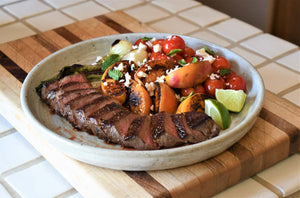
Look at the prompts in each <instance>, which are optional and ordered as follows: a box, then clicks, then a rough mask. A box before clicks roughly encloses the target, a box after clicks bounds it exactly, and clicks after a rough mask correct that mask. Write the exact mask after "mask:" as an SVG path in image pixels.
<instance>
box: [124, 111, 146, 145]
mask: <svg viewBox="0 0 300 198" xmlns="http://www.w3.org/2000/svg"><path fill="white" fill-rule="evenodd" d="M145 118H146V117H145V116H140V117H137V118H135V119H134V120H133V121H132V123H131V124H130V126H129V128H128V133H127V135H125V136H124V140H125V141H127V140H131V139H134V138H135V137H136V136H137V133H138V131H139V130H140V129H141V128H142V123H143V122H144V120H145Z"/></svg>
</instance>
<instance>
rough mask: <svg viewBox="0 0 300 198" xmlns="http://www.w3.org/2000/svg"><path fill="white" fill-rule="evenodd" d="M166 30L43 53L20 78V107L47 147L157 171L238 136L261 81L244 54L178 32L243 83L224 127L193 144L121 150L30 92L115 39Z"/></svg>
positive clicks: (250, 118) (249, 121) (251, 117)
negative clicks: (239, 105)
mask: <svg viewBox="0 0 300 198" xmlns="http://www.w3.org/2000/svg"><path fill="white" fill-rule="evenodd" d="M169 35H170V34H166V33H129V34H119V35H111V36H105V37H100V38H95V39H91V40H87V41H83V42H80V43H77V44H74V45H71V46H69V47H66V48H64V49H61V50H59V51H57V52H56V53H54V54H52V55H50V56H48V57H47V58H45V59H44V60H42V61H41V62H40V63H38V64H37V65H36V66H35V67H34V68H33V69H32V70H31V71H30V73H29V74H28V76H27V77H26V79H25V81H24V83H23V86H22V90H21V103H22V108H23V110H24V112H25V114H26V116H27V117H28V119H29V121H30V123H31V124H32V125H33V126H34V127H35V128H36V130H37V131H38V132H39V133H40V134H41V135H42V136H43V137H44V138H45V139H46V140H47V141H48V142H49V143H50V144H52V145H53V146H55V147H56V148H57V149H59V150H60V151H61V152H62V153H64V154H66V155H68V156H70V157H72V158H74V159H77V160H79V161H82V162H85V163H89V164H93V165H96V166H100V167H105V168H111V169H119V170H161V169H169V168H176V167H181V166H186V165H190V164H194V163H197V162H200V161H203V160H205V159H208V158H210V157H213V156H215V155H217V154H219V153H221V152H223V151H224V150H226V149H227V148H229V147H230V146H231V145H233V144H234V143H235V142H237V141H238V140H239V139H241V138H242V137H243V136H244V135H245V134H246V133H247V132H248V131H249V130H250V128H251V127H252V126H253V124H254V123H255V121H256V119H257V116H258V114H259V112H260V110H261V108H262V105H263V100H264V85H263V81H262V79H261V77H260V75H259V74H258V72H257V71H256V70H255V69H254V67H253V66H252V65H251V64H250V63H249V62H247V61H246V60H245V59H244V58H242V57H240V56H238V55H237V54H235V53H233V52H231V51H230V50H228V49H226V48H223V47H220V46H217V45H214V44H212V43H209V42H207V41H203V40H199V39H196V38H192V37H188V36H183V35H180V36H181V37H182V38H183V39H184V40H185V42H186V45H187V46H190V47H192V48H194V49H199V48H200V47H203V46H208V47H209V48H210V49H212V50H213V51H215V52H216V53H217V54H218V55H222V56H225V57H226V58H227V59H228V60H229V62H230V63H231V65H232V69H233V70H234V71H235V72H236V73H237V74H240V75H242V76H243V77H244V78H245V80H246V83H247V99H246V103H245V106H244V108H243V110H242V111H241V112H240V113H238V114H231V117H232V123H231V125H230V128H228V129H226V130H224V131H221V133H220V135H219V136H217V137H215V138H213V139H210V140H207V141H204V142H200V143H197V144H192V145H185V146H181V147H176V148H170V149H161V150H146V151H140V150H133V149H124V148H121V147H120V146H119V145H112V144H107V143H105V142H103V141H102V140H100V139H98V138H97V137H95V136H92V135H89V134H88V133H86V132H79V131H76V130H74V128H73V127H72V126H71V125H70V124H69V123H68V122H67V121H66V120H65V119H64V118H61V117H60V116H57V115H53V114H51V113H50V109H49V107H48V106H47V105H46V104H45V103H43V102H42V101H41V100H40V98H39V96H38V95H37V94H36V92H35V87H36V86H38V85H39V84H40V82H41V81H43V80H46V79H49V78H51V77H53V76H55V75H56V74H57V73H58V72H59V70H60V69H61V68H63V67H64V66H68V65H72V64H75V63H79V64H91V63H93V62H95V60H96V57H97V56H104V55H106V54H107V53H108V51H109V48H110V45H111V44H112V43H113V41H114V40H116V39H125V40H129V41H131V42H135V41H136V40H137V39H139V38H142V37H145V36H146V37H154V38H157V39H158V38H166V37H167V36H169Z"/></svg>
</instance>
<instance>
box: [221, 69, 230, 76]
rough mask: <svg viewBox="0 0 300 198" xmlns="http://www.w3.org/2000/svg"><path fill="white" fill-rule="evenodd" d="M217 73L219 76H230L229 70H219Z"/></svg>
mask: <svg viewBox="0 0 300 198" xmlns="http://www.w3.org/2000/svg"><path fill="white" fill-rule="evenodd" d="M219 73H220V75H221V76H225V75H226V74H230V73H231V70H230V69H220V71H219Z"/></svg>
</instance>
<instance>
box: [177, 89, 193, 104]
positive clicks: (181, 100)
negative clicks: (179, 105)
mask: <svg viewBox="0 0 300 198" xmlns="http://www.w3.org/2000/svg"><path fill="white" fill-rule="evenodd" d="M193 94H194V92H193V91H192V92H191V93H190V94H189V95H188V96H186V97H182V98H180V102H183V101H184V100H186V99H188V98H189V97H191V96H192V95H193Z"/></svg>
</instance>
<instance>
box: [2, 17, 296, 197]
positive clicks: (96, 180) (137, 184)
mask: <svg viewBox="0 0 300 198" xmlns="http://www.w3.org/2000/svg"><path fill="white" fill-rule="evenodd" d="M129 32H154V30H152V29H151V28H149V27H147V26H145V25H143V24H141V23H140V22H138V21H136V20H135V19H133V18H132V17H130V16H128V15H126V14H125V13H123V12H120V11H116V12H111V13H108V14H105V15H101V16H97V17H94V18H90V19H87V20H84V21H80V22H77V23H74V24H70V25H67V26H64V27H60V28H56V29H54V30H50V31H47V32H43V33H41V34H38V35H34V36H30V37H27V38H23V39H20V40H16V41H12V42H9V43H5V44H1V45H0V107H1V110H0V113H1V114H2V115H3V116H4V117H6V118H7V119H8V120H9V121H10V122H11V123H12V124H13V125H14V127H15V128H16V129H17V130H18V131H19V132H20V133H21V134H22V135H23V136H24V137H25V138H26V139H27V140H28V141H29V142H30V143H31V144H32V145H33V146H34V147H35V148H36V149H37V150H38V151H39V152H40V153H41V154H42V155H43V156H44V157H45V158H46V159H47V160H48V161H49V162H50V163H51V164H52V165H53V166H54V167H55V168H56V169H57V170H58V171H59V172H60V173H61V174H62V175H63V176H64V177H65V178H66V179H67V180H68V181H69V182H70V183H71V184H72V185H73V186H74V187H75V188H76V189H77V190H78V191H79V192H80V193H81V194H82V195H83V196H85V197H95V195H99V196H100V195H101V196H103V197H104V196H105V197H210V196H212V195H214V194H216V193H218V192H220V191H222V190H224V189H226V188H228V187H230V186H232V185H234V184H236V183H238V182H240V181H241V180H244V179H246V178H249V177H251V176H253V175H255V174H256V173H257V172H259V171H261V170H264V169H265V168H267V167H270V166H271V165H273V164H275V163H277V162H279V161H281V160H283V159H285V158H287V157H288V156H289V155H291V154H293V153H295V152H298V151H299V145H300V130H299V128H300V109H299V108H297V107H295V106H294V105H292V104H291V103H289V102H287V101H286V100H284V99H281V98H279V97H277V96H276V95H274V94H272V93H270V92H268V91H267V92H266V98H265V104H264V107H263V109H262V111H261V113H260V115H259V117H258V119H257V121H256V123H255V125H254V127H253V128H252V129H251V130H250V131H249V133H247V134H246V136H245V137H243V138H242V139H241V140H240V141H239V142H237V143H236V144H234V145H233V146H232V147H230V148H229V149H228V150H226V151H225V152H223V153H221V154H219V155H218V156H216V157H214V158H211V159H209V160H206V161H204V162H201V163H198V164H194V165H191V166H187V167H181V168H176V169H170V170H164V171H147V172H145V171H139V172H137V171H117V170H109V169H104V168H100V167H95V166H92V165H88V164H85V163H82V162H78V161H76V160H73V159H70V158H69V157H67V156H65V155H63V154H61V153H60V152H58V151H57V150H56V149H55V148H53V147H52V146H51V145H49V144H48V143H47V142H46V141H45V140H44V139H43V138H42V137H40V136H39V134H38V133H37V132H36V131H35V129H33V128H32V127H31V126H30V124H29V123H28V120H27V119H26V117H25V116H24V114H23V111H22V109H21V105H20V99H19V97H20V90H21V86H22V82H23V81H24V79H25V77H26V75H27V73H28V72H29V71H30V70H31V69H32V68H33V67H34V66H35V65H36V64H37V63H38V62H39V61H41V60H42V59H43V58H45V57H47V56H49V55H50V54H52V53H53V52H55V51H57V50H59V49H62V48H64V47H67V46H69V45H72V44H74V43H77V42H80V41H83V40H87V39H91V38H95V37H100V36H105V35H111V34H119V33H129ZM8 111H9V112H11V113H9V114H8V113H6V112H8Z"/></svg>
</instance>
